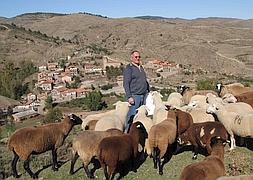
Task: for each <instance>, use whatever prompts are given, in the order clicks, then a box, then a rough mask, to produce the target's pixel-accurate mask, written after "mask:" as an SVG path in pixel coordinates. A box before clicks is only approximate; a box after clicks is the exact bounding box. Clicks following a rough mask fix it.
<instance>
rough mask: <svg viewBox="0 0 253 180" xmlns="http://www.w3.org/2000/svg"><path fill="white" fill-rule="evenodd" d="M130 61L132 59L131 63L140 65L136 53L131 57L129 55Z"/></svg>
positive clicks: (139, 58) (138, 56)
mask: <svg viewBox="0 0 253 180" xmlns="http://www.w3.org/2000/svg"><path fill="white" fill-rule="evenodd" d="M131 59H132V62H133V63H134V64H138V65H139V64H140V61H141V56H140V54H139V53H138V52H134V53H133V54H132V55H131Z"/></svg>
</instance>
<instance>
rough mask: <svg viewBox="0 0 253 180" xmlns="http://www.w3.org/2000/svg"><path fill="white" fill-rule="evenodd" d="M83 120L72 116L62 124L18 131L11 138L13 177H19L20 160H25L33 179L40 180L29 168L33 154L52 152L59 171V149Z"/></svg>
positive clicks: (25, 166)
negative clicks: (18, 162) (18, 164)
mask: <svg viewBox="0 0 253 180" xmlns="http://www.w3.org/2000/svg"><path fill="white" fill-rule="evenodd" d="M81 123H82V120H81V118H79V117H77V116H76V115H74V114H72V115H70V116H67V117H65V119H64V120H63V121H62V122H59V123H50V124H46V125H43V126H39V127H27V128H22V129H18V130H16V131H15V132H14V133H13V134H12V135H11V137H10V139H9V142H8V148H9V150H10V151H12V152H13V154H14V158H13V161H12V163H11V166H12V171H13V176H14V177H16V178H17V177H19V175H18V173H17V169H16V165H17V161H18V159H19V158H21V159H22V160H24V169H25V170H26V172H28V174H29V175H30V176H31V177H32V178H38V175H37V174H35V173H33V172H32V171H31V169H30V167H29V157H30V155H31V154H41V153H43V152H46V151H48V150H52V159H53V166H52V169H53V170H54V171H57V170H58V164H57V149H58V148H59V147H60V146H62V144H63V143H64V140H65V138H66V137H67V136H68V134H69V132H70V131H71V129H72V127H73V126H74V125H77V124H81Z"/></svg>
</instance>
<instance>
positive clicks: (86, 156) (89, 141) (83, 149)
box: [69, 129, 123, 178]
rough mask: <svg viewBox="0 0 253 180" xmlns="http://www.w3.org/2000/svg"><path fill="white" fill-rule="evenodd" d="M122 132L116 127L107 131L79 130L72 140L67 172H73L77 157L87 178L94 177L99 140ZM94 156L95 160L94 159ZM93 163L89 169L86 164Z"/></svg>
mask: <svg viewBox="0 0 253 180" xmlns="http://www.w3.org/2000/svg"><path fill="white" fill-rule="evenodd" d="M122 134H123V132H122V131H120V130H118V129H108V130H107V131H93V130H87V131H83V132H80V133H79V134H78V135H76V136H75V137H74V139H73V142H72V149H73V155H74V156H73V158H72V160H71V167H70V171H69V174H74V165H75V162H76V160H77V159H78V157H79V156H80V158H81V159H82V161H83V168H84V170H85V172H86V174H87V177H88V178H94V172H95V170H96V169H98V168H99V166H97V167H96V165H97V163H96V162H97V161H96V160H97V156H98V155H97V153H98V145H99V143H100V141H101V140H102V139H103V138H105V137H109V136H116V135H122ZM94 158H96V160H94ZM92 160H94V161H93V162H92ZM91 162H92V163H93V164H94V168H93V169H92V170H91V171H89V169H88V165H89V164H90V163H91Z"/></svg>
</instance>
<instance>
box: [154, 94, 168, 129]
mask: <svg viewBox="0 0 253 180" xmlns="http://www.w3.org/2000/svg"><path fill="white" fill-rule="evenodd" d="M152 97H153V101H154V105H155V110H154V114H153V122H154V124H158V123H160V122H162V121H163V120H165V119H166V118H167V110H166V109H167V108H166V106H165V105H164V103H163V101H162V95H161V94H160V93H159V92H157V91H153V92H152Z"/></svg>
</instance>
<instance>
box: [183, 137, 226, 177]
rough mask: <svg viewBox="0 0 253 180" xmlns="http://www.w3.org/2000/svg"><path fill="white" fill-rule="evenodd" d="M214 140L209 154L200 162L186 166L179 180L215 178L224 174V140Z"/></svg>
mask: <svg viewBox="0 0 253 180" xmlns="http://www.w3.org/2000/svg"><path fill="white" fill-rule="evenodd" d="M216 141H217V142H216V143H215V144H213V145H212V152H211V155H209V156H207V157H206V158H205V159H204V160H203V161H201V162H197V163H193V164H190V165H188V166H186V167H185V168H184V169H183V171H182V173H181V175H180V180H215V179H216V178H217V177H220V176H224V175H225V173H226V171H225V166H224V141H222V140H216Z"/></svg>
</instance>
